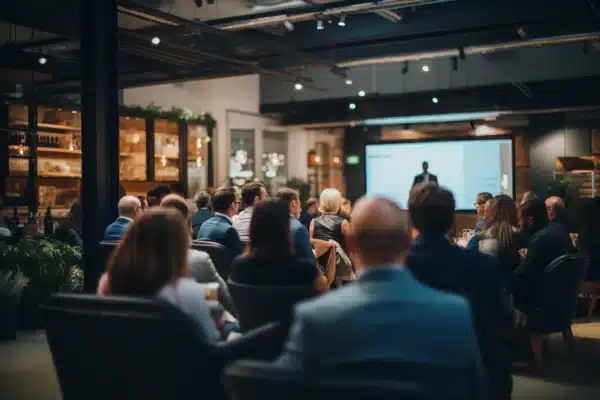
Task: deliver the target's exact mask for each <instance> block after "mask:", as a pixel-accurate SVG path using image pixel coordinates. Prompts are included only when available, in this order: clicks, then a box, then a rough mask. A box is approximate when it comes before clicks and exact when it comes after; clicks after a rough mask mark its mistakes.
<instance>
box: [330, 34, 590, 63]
mask: <svg viewBox="0 0 600 400" xmlns="http://www.w3.org/2000/svg"><path fill="white" fill-rule="evenodd" d="M599 39H600V32H591V33H581V34H576V35H565V36H556V37H550V38H541V39H531V40H520V41H518V42H507V43H501V44H494V45H485V46H471V47H465V48H464V54H466V55H477V54H489V53H496V52H500V51H507V50H515V49H521V48H526V47H539V46H550V45H560V44H570V43H579V42H584V41H588V40H599ZM459 55H460V51H459V50H458V49H450V50H438V51H429V52H423V53H413V54H404V55H398V56H387V57H377V58H367V59H363V60H356V61H347V62H343V63H339V64H338V65H339V66H340V67H342V68H354V67H362V66H365V65H377V64H387V63H397V62H403V61H418V60H431V59H435V58H448V57H458V56H459Z"/></svg>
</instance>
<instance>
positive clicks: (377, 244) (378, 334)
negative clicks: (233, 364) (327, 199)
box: [278, 197, 485, 398]
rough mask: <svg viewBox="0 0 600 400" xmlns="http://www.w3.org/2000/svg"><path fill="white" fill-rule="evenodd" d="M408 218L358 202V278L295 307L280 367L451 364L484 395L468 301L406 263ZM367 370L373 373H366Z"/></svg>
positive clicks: (386, 206)
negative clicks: (417, 275) (424, 280)
mask: <svg viewBox="0 0 600 400" xmlns="http://www.w3.org/2000/svg"><path fill="white" fill-rule="evenodd" d="M407 218H408V217H407V215H406V212H404V211H403V210H401V209H400V207H399V206H398V205H397V204H396V203H394V202H392V201H390V200H387V199H383V198H377V197H374V198H363V199H361V200H359V201H358V203H357V204H356V206H355V208H354V211H353V213H352V224H351V228H350V231H349V233H348V235H347V237H346V243H347V246H348V250H349V251H350V252H351V254H352V256H353V260H354V265H355V266H356V269H357V274H358V279H357V281H356V282H354V283H353V284H351V285H346V286H343V287H342V288H341V289H338V290H335V291H333V292H329V293H328V294H326V295H323V296H320V297H317V298H314V299H311V300H308V301H306V302H303V303H301V304H299V305H298V306H297V307H296V309H295V319H294V324H293V327H292V329H291V333H290V337H289V339H288V342H287V344H286V346H285V349H284V353H283V354H282V356H281V358H280V359H279V360H278V364H279V365H283V366H286V367H292V368H300V369H305V370H308V372H310V371H311V370H313V369H318V370H319V371H321V373H322V372H323V371H324V370H327V369H328V368H331V369H335V367H336V366H338V365H341V364H348V363H360V362H361V361H369V362H376V361H382V360H386V361H394V360H396V361H399V362H402V363H403V365H406V364H408V363H415V364H421V365H425V364H427V365H430V366H445V367H449V370H450V371H452V372H451V373H450V375H453V374H454V373H456V376H458V375H460V381H462V382H464V381H465V379H466V381H467V382H469V384H472V387H476V388H477V393H479V394H482V393H483V391H484V390H485V385H484V381H485V380H484V378H483V375H484V374H483V371H482V368H481V360H480V355H479V349H478V347H477V339H476V338H475V334H474V331H473V326H472V321H471V315H470V309H469V305H468V303H467V301H466V300H465V299H463V298H461V297H459V296H455V295H452V294H448V293H443V292H441V291H438V290H436V289H433V288H430V287H428V286H425V285H423V284H421V283H419V282H418V281H417V280H416V279H414V278H413V277H412V275H411V274H410V272H408V271H407V270H406V269H405V268H404V266H403V265H404V260H405V257H406V253H407V251H408V249H409V246H410V237H409V228H408V220H407ZM432 332H444V334H443V335H434V334H432ZM391 368H392V371H391V372H394V371H395V370H394V369H393V368H394V367H391ZM411 371H412V370H411V369H410V368H407V369H406V371H404V370H403V371H402V372H401V374H402V379H406V380H409V381H411V380H412V379H415V381H417V382H418V377H417V376H414V377H412V376H410V373H411ZM369 372H371V373H372V372H373V371H369V370H366V371H364V374H366V375H368V374H369ZM379 372H381V371H378V373H379ZM398 372H399V373H400V371H398ZM363 376H364V375H363ZM453 376H455V375H453ZM457 381H458V379H457ZM440 386H443V385H440ZM431 389H432V390H435V388H431ZM462 394H464V396H461V397H462V398H480V397H479V396H478V395H475V394H474V393H462ZM433 397H437V396H433ZM441 397H444V396H441Z"/></svg>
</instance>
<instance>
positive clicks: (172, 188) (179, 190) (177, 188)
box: [169, 183, 185, 198]
mask: <svg viewBox="0 0 600 400" xmlns="http://www.w3.org/2000/svg"><path fill="white" fill-rule="evenodd" d="M169 192H170V193H175V194H178V195H180V196H181V197H184V198H185V188H184V187H183V185H182V184H181V183H172V184H171V185H169Z"/></svg>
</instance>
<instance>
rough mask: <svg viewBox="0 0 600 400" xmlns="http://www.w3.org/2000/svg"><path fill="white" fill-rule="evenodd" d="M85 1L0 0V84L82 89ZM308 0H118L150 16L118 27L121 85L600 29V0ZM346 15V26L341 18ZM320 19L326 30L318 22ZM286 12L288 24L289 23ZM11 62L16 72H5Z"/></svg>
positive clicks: (285, 69)
mask: <svg viewBox="0 0 600 400" xmlns="http://www.w3.org/2000/svg"><path fill="white" fill-rule="evenodd" d="M83 1H84V0H39V1H36V0H18V1H17V0H4V1H2V2H1V3H0V21H4V22H6V23H7V25H6V26H7V29H8V35H7V40H5V41H4V44H2V45H0V74H1V75H2V76H3V79H0V85H2V86H0V87H3V88H4V89H5V92H10V91H11V90H12V86H13V85H14V84H18V83H25V84H26V83H29V82H30V81H31V80H32V79H28V80H27V79H24V78H23V71H28V72H30V73H31V74H30V76H31V77H35V79H33V80H34V81H35V82H36V85H37V89H38V91H39V92H78V91H79V77H80V63H79V56H80V50H79V41H80V32H81V26H80V23H81V20H82V18H81V15H82V2H83ZM88 1H89V0H88ZM181 1H183V0H181ZM189 1H190V2H191V1H192V0H189ZM218 1H226V0H218ZM150 3H152V2H150ZM154 3H156V2H154ZM309 3H313V2H307V5H305V6H300V7H296V8H286V9H285V10H284V13H283V14H282V11H281V10H273V11H267V12H264V13H261V14H256V13H255V14H251V15H243V16H238V17H230V18H224V19H217V20H210V21H192V20H190V19H185V18H182V17H178V16H174V15H171V14H167V13H165V12H163V11H160V10H158V8H156V7H149V6H145V5H142V4H140V3H137V2H133V1H129V0H127V1H125V0H122V1H120V2H119V4H120V9H119V12H120V14H121V16H124V15H129V16H131V15H132V14H135V15H136V18H137V19H139V20H140V21H146V22H147V21H148V20H152V21H153V23H152V25H151V26H148V27H145V28H139V29H131V28H125V27H123V26H122V27H121V28H120V32H119V38H120V42H119V67H120V78H121V85H122V87H131V86H139V85H147V84H152V83H161V82H173V81H180V80H187V79H202V78H213V77H223V76H231V75H241V74H248V73H261V74H267V75H271V76H275V77H277V78H278V79H282V80H286V81H290V82H296V81H299V80H301V81H303V82H304V84H305V86H307V87H309V86H310V85H311V79H310V78H309V76H308V74H307V73H306V71H307V70H309V69H310V68H311V67H317V66H318V67H327V68H330V69H331V70H332V72H334V73H336V74H338V75H341V76H343V75H344V74H345V70H344V69H343V68H340V67H339V66H338V64H340V63H342V62H347V61H353V60H359V59H363V58H372V57H382V56H391V55H402V54H410V53H420V52H427V51H435V50H446V49H453V48H462V47H467V46H475V45H487V44H497V43H506V42H509V41H518V40H523V39H525V38H526V39H528V40H529V39H536V38H547V37H556V36H561V35H566V34H576V33H590V32H598V31H600V0H569V1H563V0H560V1H559V0H556V1H552V2H548V1H546V0H504V1H490V0H486V1H483V0H454V1H451V0H448V1H427V0H414V1H409V0H404V1H393V0H388V1H379V2H371V3H374V4H371V6H369V2H368V1H365V0H358V1H331V2H327V3H325V4H317V3H314V4H309ZM549 3H551V4H549ZM145 4H149V3H148V2H145ZM365 4H367V8H366V9H365V8H363V7H365ZM205 7H207V6H205ZM342 15H345V22H346V26H345V27H340V26H338V21H339V18H340V17H341V16H342ZM129 18H131V17H129ZM319 20H321V21H322V23H323V26H324V29H323V30H317V24H319V23H320V22H318V21H319ZM157 21H158V23H157ZM285 21H288V22H291V23H292V24H291V25H290V24H289V23H286V24H285V25H287V27H286V26H285V25H284V22H285ZM8 24H10V25H8ZM15 26H20V27H27V28H32V29H34V30H35V31H32V34H31V37H30V38H29V39H28V40H18V41H17V40H11V36H12V35H11V32H12V30H13V29H15ZM289 28H293V30H289ZM43 33H45V34H43ZM155 36H156V37H160V40H161V42H160V44H159V45H153V44H152V43H151V39H152V38H153V37H155ZM12 39H14V38H12ZM41 56H43V57H45V58H46V59H47V63H45V64H44V65H41V64H40V63H39V58H40V57H41ZM9 70H14V71H20V73H19V74H16V73H11V74H9V73H8V72H7V71H9ZM34 72H36V73H38V74H36V75H33V73H34Z"/></svg>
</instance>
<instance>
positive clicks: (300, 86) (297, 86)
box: [294, 82, 304, 90]
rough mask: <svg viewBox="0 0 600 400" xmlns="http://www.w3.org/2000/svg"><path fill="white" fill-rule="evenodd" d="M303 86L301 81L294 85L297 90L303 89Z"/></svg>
mask: <svg viewBox="0 0 600 400" xmlns="http://www.w3.org/2000/svg"><path fill="white" fill-rule="evenodd" d="M303 87H304V86H302V84H301V83H300V82H298V83H296V84H295V85H294V89H296V90H302V88H303Z"/></svg>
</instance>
